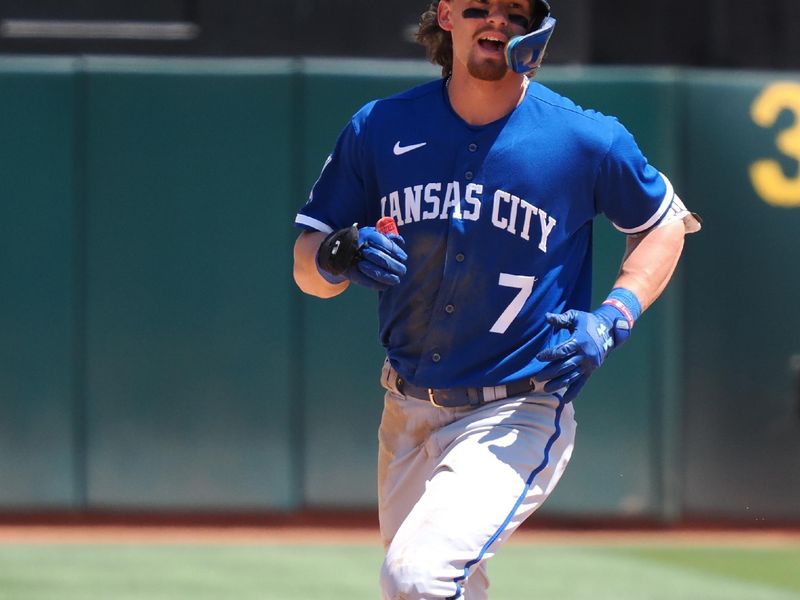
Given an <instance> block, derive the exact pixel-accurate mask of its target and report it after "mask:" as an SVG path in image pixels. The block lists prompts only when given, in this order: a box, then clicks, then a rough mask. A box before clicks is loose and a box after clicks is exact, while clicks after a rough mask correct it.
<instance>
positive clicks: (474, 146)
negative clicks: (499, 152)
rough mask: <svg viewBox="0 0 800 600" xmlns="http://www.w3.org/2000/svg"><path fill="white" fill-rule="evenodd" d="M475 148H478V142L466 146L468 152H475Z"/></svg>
mask: <svg viewBox="0 0 800 600" xmlns="http://www.w3.org/2000/svg"><path fill="white" fill-rule="evenodd" d="M477 149H478V144H476V143H475V142H473V143H471V144H470V145H469V146H467V150H469V151H470V152H475V151H476V150H477Z"/></svg>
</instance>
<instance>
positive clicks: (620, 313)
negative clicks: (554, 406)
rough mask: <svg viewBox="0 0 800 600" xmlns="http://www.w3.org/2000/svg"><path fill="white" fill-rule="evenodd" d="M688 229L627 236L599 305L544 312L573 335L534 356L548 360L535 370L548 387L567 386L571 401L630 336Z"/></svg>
mask: <svg viewBox="0 0 800 600" xmlns="http://www.w3.org/2000/svg"><path fill="white" fill-rule="evenodd" d="M685 232H686V226H685V225H684V222H683V221H682V220H675V221H671V222H668V223H666V224H664V225H662V226H660V227H656V228H654V229H652V230H650V231H648V232H646V233H643V234H639V235H635V236H628V239H627V246H626V250H625V255H624V256H623V259H622V266H621V267H620V272H619V276H618V277H617V280H616V281H615V283H614V288H613V289H612V290H611V293H610V294H609V295H608V298H606V300H605V301H604V302H603V303H602V304H601V305H600V306H599V307H598V308H597V309H595V310H594V311H592V312H584V311H580V310H568V311H567V312H565V313H562V314H552V313H548V314H547V315H546V319H547V321H548V322H549V323H550V324H551V325H552V326H553V328H554V329H555V330H559V329H567V330H569V331H570V333H571V334H572V335H570V337H569V338H568V339H567V340H565V341H564V342H562V343H560V344H558V345H556V346H553V347H550V348H547V349H545V350H543V351H542V352H540V353H539V354H538V355H537V357H536V358H537V359H539V360H541V361H544V362H548V363H549V364H547V365H546V366H545V367H544V368H543V369H542V370H541V371H540V372H539V374H538V375H537V379H538V380H540V381H546V382H547V383H546V384H545V387H544V389H545V391H546V392H555V391H558V390H564V391H563V397H564V400H565V401H567V402H569V401H571V400H573V399H574V398H575V397H576V396H577V395H578V393H579V392H580V391H581V389H582V388H583V386H584V385H586V382H587V381H588V379H589V376H590V375H591V374H592V372H594V370H595V369H596V368H597V367H599V366H600V365H601V364H602V363H603V361H604V360H605V358H606V356H607V355H608V353H609V352H611V350H612V349H614V348H617V347H619V346H621V345H622V344H623V343H624V342H625V341H626V340H627V339H628V336H629V335H630V333H631V330H632V329H633V325H634V323H635V321H636V319H638V318H639V316H640V315H641V314H642V312H644V311H645V310H646V309H647V308H648V307H649V306H650V305H651V304H652V303H653V302H654V301H655V300H656V298H658V297H659V296H660V295H661V293H662V292H663V291H664V288H666V286H667V283H669V280H670V278H671V277H672V274H673V273H674V272H675V268H676V266H677V265H678V260H679V258H680V256H681V252H682V251H683V240H684V234H685Z"/></svg>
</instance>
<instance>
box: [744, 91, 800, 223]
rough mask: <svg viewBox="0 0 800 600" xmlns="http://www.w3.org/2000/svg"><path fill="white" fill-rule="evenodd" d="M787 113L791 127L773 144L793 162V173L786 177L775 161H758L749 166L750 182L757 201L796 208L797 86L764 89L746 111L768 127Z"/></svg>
mask: <svg viewBox="0 0 800 600" xmlns="http://www.w3.org/2000/svg"><path fill="white" fill-rule="evenodd" d="M784 110H788V111H791V112H792V114H793V115H794V124H793V125H792V126H791V127H790V128H788V129H785V130H783V131H782V132H781V133H780V135H778V137H777V138H776V140H775V143H776V145H777V146H778V150H780V151H781V152H782V153H783V154H785V155H786V156H788V157H790V158H793V159H795V160H796V161H797V165H798V168H797V173H795V175H794V176H793V177H787V176H786V174H785V173H784V171H783V169H782V168H781V165H780V164H779V163H778V162H777V161H775V160H769V159H765V160H759V161H756V162H754V163H753V164H752V165H750V179H751V181H752V182H753V187H754V188H755V190H756V192H757V193H758V195H759V196H761V198H762V199H763V200H764V201H765V202H767V203H769V204H773V205H775V206H784V207H792V206H797V207H800V83H794V82H791V81H781V82H777V83H774V84H772V85H770V86H769V87H768V88H766V89H765V90H764V91H763V92H761V94H760V95H759V96H758V98H756V100H755V102H753V106H751V107H750V115H751V116H752V117H753V121H755V123H756V124H757V125H759V126H761V127H772V126H773V125H774V124H775V121H777V120H778V116H779V115H780V114H781V112H782V111H784Z"/></svg>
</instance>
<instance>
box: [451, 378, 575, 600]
mask: <svg viewBox="0 0 800 600" xmlns="http://www.w3.org/2000/svg"><path fill="white" fill-rule="evenodd" d="M553 395H554V396H555V397H556V398H558V407H557V408H556V416H555V431H553V435H551V436H550V439H549V440H547V445H546V446H545V447H544V459H543V460H542V463H541V464H540V465H539V466H538V467H536V468H535V469H534V470H533V471H532V472H531V474H530V475H529V476H528V479H527V481H526V482H525V487H524V488H523V489H522V493H521V494H520V496H519V498H517V501H516V502H515V503H514V506H513V508H512V509H511V511H509V513H508V515H507V516H506V518H505V520H504V521H503V524H502V525H500V527H498V528H497V531H495V532H494V534H493V535H492V537H490V538H489V541H488V542H486V543H485V544H484V545H483V548H481V551H480V552H479V553H478V556H477V557H476V558H474V559H473V560H471V561H469V562H468V563H467V564H466V565H465V566H464V573H463V574H462V575H459V576H458V577H456V578H455V579H454V580H453V583H455V584H456V595H455V596H451V597H450V598H448V600H456V599H457V598H459V597H461V593H462V588H461V582H462V581H464V580H465V579H466V578H467V576H468V575H469V570H470V569H471V568H472V567H474V566H475V565H476V564H478V563H479V562H480V561H481V560H482V559H483V556H484V554H486V551H487V550H488V549H489V548H490V547H491V545H492V544H494V543H495V541H497V538H498V537H499V536H500V534H501V533H503V531H505V529H506V527H507V526H508V524H509V522H511V519H513V518H514V515H515V514H516V512H517V509H518V508H519V506H520V504H522V502H523V501H524V500H525V496H527V495H528V490H529V489H530V488H531V485H533V480H534V479H535V478H536V476H537V475H538V474H539V473H541V472H542V471H543V470H544V469H545V467H547V465H548V464H549V463H550V450H551V449H552V447H553V444H555V442H556V440H557V439H558V438H559V436H560V435H561V413H562V412H563V411H564V404H565V403H564V399H563V397H562V396H561V395H560V394H553Z"/></svg>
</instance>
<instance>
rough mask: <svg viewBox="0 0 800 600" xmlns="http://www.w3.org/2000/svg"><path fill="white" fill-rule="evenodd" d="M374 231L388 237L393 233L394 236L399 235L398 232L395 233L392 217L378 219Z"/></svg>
mask: <svg viewBox="0 0 800 600" xmlns="http://www.w3.org/2000/svg"><path fill="white" fill-rule="evenodd" d="M375 229H377V230H378V231H379V232H380V233H382V234H383V235H389V234H390V233H393V234H394V235H400V232H399V231H397V223H395V222H394V219H393V218H392V217H381V218H380V219H378V222H377V224H376V225H375Z"/></svg>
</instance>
